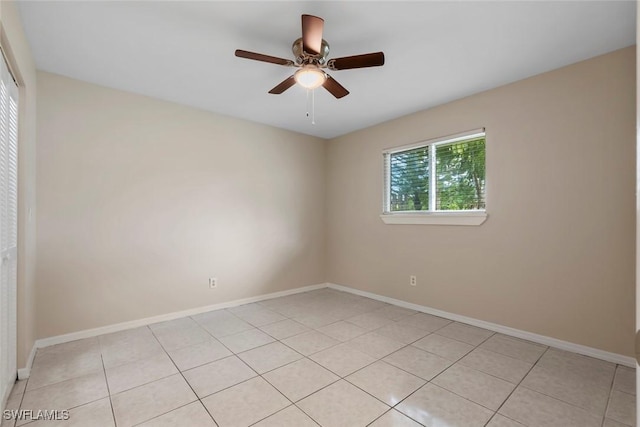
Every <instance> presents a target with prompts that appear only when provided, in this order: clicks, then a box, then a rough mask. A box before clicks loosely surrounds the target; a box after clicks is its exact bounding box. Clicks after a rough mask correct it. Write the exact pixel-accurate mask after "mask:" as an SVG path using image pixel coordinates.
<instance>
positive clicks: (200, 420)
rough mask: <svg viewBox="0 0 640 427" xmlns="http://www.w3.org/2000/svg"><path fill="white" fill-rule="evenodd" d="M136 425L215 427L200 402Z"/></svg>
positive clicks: (148, 426)
mask: <svg viewBox="0 0 640 427" xmlns="http://www.w3.org/2000/svg"><path fill="white" fill-rule="evenodd" d="M138 425H139V426H140V427H187V426H188V427H216V423H215V422H214V421H213V419H212V418H211V415H209V413H208V412H207V410H206V409H205V408H204V406H202V403H200V402H193V403H189V404H188V405H185V406H183V407H181V408H178V409H174V410H173V411H171V412H169V413H166V414H164V415H160V416H159V417H156V418H152V419H150V420H149V421H146V422H144V423H142V424H138Z"/></svg>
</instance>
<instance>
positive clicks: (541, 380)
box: [521, 366, 610, 416]
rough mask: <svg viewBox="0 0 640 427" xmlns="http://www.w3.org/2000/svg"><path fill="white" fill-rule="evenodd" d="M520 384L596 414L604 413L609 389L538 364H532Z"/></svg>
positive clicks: (601, 414)
mask: <svg viewBox="0 0 640 427" xmlns="http://www.w3.org/2000/svg"><path fill="white" fill-rule="evenodd" d="M521 384H522V386H524V387H527V388H528V389H531V390H533V391H537V392H538V393H542V394H545V395H547V396H550V397H554V398H556V399H559V400H562V401H564V402H566V403H570V404H571V405H575V406H578V407H580V408H582V409H585V410H587V411H589V412H590V413H592V414H594V415H597V416H603V415H604V411H605V409H606V407H607V401H608V399H609V391H610V389H609V387H607V388H602V387H597V386H595V385H593V383H592V382H590V381H585V379H584V378H580V377H577V376H576V375H573V374H571V373H569V372H555V371H552V370H548V369H546V368H543V367H540V366H534V368H533V369H532V370H531V372H529V374H528V375H527V376H526V377H525V378H524V380H523V381H522V383H521Z"/></svg>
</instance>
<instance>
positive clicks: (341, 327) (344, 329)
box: [318, 320, 367, 342]
mask: <svg viewBox="0 0 640 427" xmlns="http://www.w3.org/2000/svg"><path fill="white" fill-rule="evenodd" d="M318 330H319V331H320V332H322V333H323V334H325V335H328V336H330V337H331V338H333V339H336V340H338V341H341V342H345V341H349V340H351V339H353V338H355V337H359V336H360V335H364V334H366V333H367V330H366V329H364V328H361V327H360V326H356V325H354V324H353V323H349V322H345V321H343V320H341V321H339V322H336V323H332V324H330V325H327V326H323V327H322V328H319V329H318Z"/></svg>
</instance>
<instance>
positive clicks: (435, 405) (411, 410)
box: [396, 384, 493, 427]
mask: <svg viewBox="0 0 640 427" xmlns="http://www.w3.org/2000/svg"><path fill="white" fill-rule="evenodd" d="M396 409H397V410H398V411H400V412H402V413H404V414H405V415H407V416H409V417H410V418H413V419H414V420H416V421H418V422H419V423H421V424H424V425H427V426H432V425H433V426H450V425H451V426H465V427H476V426H477V427H482V426H484V425H485V424H486V423H487V421H489V418H491V416H492V415H493V412H492V411H490V410H488V409H487V408H484V407H482V406H480V405H478V404H475V403H473V402H470V401H468V400H467V399H464V398H462V397H460V396H458V395H455V394H453V393H451V392H449V391H447V390H445V389H443V388H440V387H438V386H436V385H434V384H427V385H425V386H424V387H422V388H421V389H420V390H418V391H416V392H415V393H414V394H412V395H411V396H409V397H408V398H407V399H406V400H404V401H403V402H401V403H400V404H399V405H398V406H397V407H396Z"/></svg>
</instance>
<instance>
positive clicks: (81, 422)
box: [27, 398, 116, 427]
mask: <svg viewBox="0 0 640 427" xmlns="http://www.w3.org/2000/svg"><path fill="white" fill-rule="evenodd" d="M60 415H61V416H62V414H60ZM27 425H28V426H29V427H48V426H59V427H88V426H93V427H115V425H116V424H115V421H114V420H113V412H112V411H111V401H110V400H109V398H104V399H100V400H96V401H95V402H91V403H87V404H85V405H82V406H78V407H76V408H73V409H71V410H70V411H69V417H68V419H66V420H64V419H60V420H55V421H45V420H40V421H36V422H33V423H29V424H27Z"/></svg>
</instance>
